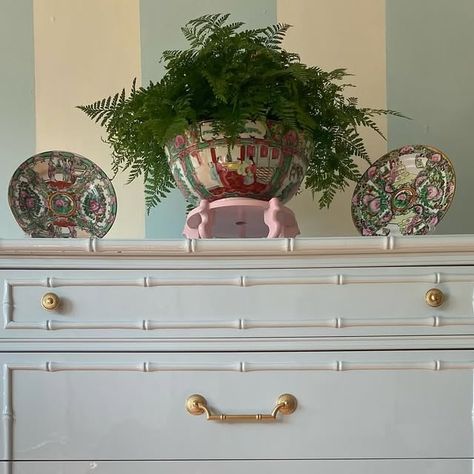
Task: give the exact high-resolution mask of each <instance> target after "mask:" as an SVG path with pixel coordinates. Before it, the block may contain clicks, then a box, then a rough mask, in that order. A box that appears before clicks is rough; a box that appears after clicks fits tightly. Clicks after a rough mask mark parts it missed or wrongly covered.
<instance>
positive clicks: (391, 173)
mask: <svg viewBox="0 0 474 474" xmlns="http://www.w3.org/2000/svg"><path fill="white" fill-rule="evenodd" d="M455 187H456V178H455V174H454V169H453V166H452V164H451V162H450V161H449V159H448V158H447V157H446V155H445V154H444V153H443V152H442V151H440V150H438V149H436V148H434V147H431V146H426V145H410V146H404V147H402V148H400V149H397V150H393V151H391V152H389V153H387V154H386V155H384V156H382V158H380V159H379V160H377V161H376V162H375V163H374V164H373V165H372V166H370V168H369V169H368V170H367V171H366V172H365V174H364V175H363V176H362V178H361V180H360V181H359V182H358V183H357V185H356V188H355V190H354V194H353V196H352V219H353V221H354V225H355V226H356V227H357V229H358V230H359V232H360V233H361V234H362V235H388V234H390V233H395V234H397V233H398V234H402V235H415V234H427V233H428V232H430V231H431V230H433V229H434V228H435V227H436V225H437V224H438V222H439V221H440V220H441V219H442V218H443V216H444V215H445V214H446V211H447V210H448V208H449V206H450V204H451V202H452V200H453V197H454V190H455Z"/></svg>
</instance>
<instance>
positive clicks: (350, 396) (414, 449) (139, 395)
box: [0, 351, 474, 460]
mask: <svg viewBox="0 0 474 474" xmlns="http://www.w3.org/2000/svg"><path fill="white" fill-rule="evenodd" d="M0 362H1V363H2V364H3V366H4V370H5V367H8V370H7V374H4V380H3V384H4V385H3V391H4V394H5V398H4V406H3V413H4V414H5V415H4V422H5V424H4V432H3V433H2V436H1V438H0V439H2V440H4V442H6V443H8V442H11V445H8V444H7V445H4V454H3V458H4V459H5V458H7V457H8V456H11V458H12V459H15V460H91V459H94V460H111V459H128V460H145V459H147V460H164V459H166V460H171V459H188V460H193V459H202V460H206V459H332V458H339V459H346V458H435V457H443V458H465V457H471V456H472V454H473V452H472V450H473V436H472V431H473V423H472V410H473V395H472V394H473V372H472V370H473V368H474V352H472V351H460V352H459V353H458V352H456V351H443V352H436V351H413V352H410V351H406V352H385V353H375V352H357V353H350V352H341V353H337V352H329V353H268V354H262V353H239V354H236V353H230V354H219V353H207V354H206V353H201V354H191V353H190V354H152V353H143V354H136V353H135V354H59V353H51V354H4V355H2V356H1V357H0ZM5 384H7V385H5ZM194 393H199V394H201V395H203V396H204V397H205V398H206V399H207V402H208V405H209V406H210V407H211V408H212V411H213V412H217V413H219V412H220V413H229V414H232V413H265V412H267V411H268V410H269V409H271V408H272V407H273V406H274V404H275V400H276V398H277V397H278V396H279V395H280V394H282V393H291V394H293V395H294V396H295V397H296V399H297V401H298V408H297V409H296V411H295V412H294V413H292V414H291V415H287V416H284V417H281V418H279V419H278V420H277V421H276V422H273V423H268V424H266V423H231V424H227V423H220V422H211V421H207V420H206V418H205V417H204V416H193V415H190V414H189V413H188V412H187V411H186V409H185V402H186V399H187V398H188V397H189V395H191V394H194ZM10 414H13V416H14V423H13V424H10V425H9V424H8V422H9V418H8V415H10ZM449 433H452V434H454V433H455V436H454V435H449ZM9 450H10V452H8V451H9Z"/></svg>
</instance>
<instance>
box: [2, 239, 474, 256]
mask: <svg viewBox="0 0 474 474" xmlns="http://www.w3.org/2000/svg"><path fill="white" fill-rule="evenodd" d="M458 252H474V236H472V235H453V236H412V237H407V236H390V235H389V236H380V237H316V238H297V239H287V238H284V239H198V240H188V239H180V240H108V239H97V238H91V239H65V240H62V239H22V240H9V239H0V255H29V256H32V255H45V254H46V255H58V256H68V255H77V254H84V255H88V254H89V255H122V256H126V255H133V256H137V255H144V256H160V255H161V256H180V255H187V254H198V255H216V256H223V255H228V256H239V255H240V256H243V257H245V256H249V255H255V254H257V255H258V254H261V255H268V254H271V255H286V254H288V253H291V254H302V255H308V254H311V255H328V254H332V255H340V254H346V255H350V254H377V253H382V254H383V253H399V254H403V253H408V254H410V253H442V254H446V253H458Z"/></svg>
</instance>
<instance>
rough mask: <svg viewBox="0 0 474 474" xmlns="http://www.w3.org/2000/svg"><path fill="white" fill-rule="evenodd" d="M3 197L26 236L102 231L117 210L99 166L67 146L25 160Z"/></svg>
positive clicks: (100, 233) (97, 234)
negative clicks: (64, 149)
mask: <svg viewBox="0 0 474 474" xmlns="http://www.w3.org/2000/svg"><path fill="white" fill-rule="evenodd" d="M8 202H9V205H10V209H11V211H12V213H13V215H14V216H15V219H16V221H17V222H18V224H19V225H20V227H21V228H22V229H23V230H24V231H25V232H26V233H27V234H28V235H29V236H31V237H90V236H93V237H103V236H104V235H105V234H106V233H107V232H108V231H109V230H110V228H111V227H112V224H113V223H114V220H115V216H116V214H117V198H116V195H115V190H114V188H113V186H112V183H111V182H110V180H109V178H108V177H107V175H106V174H105V173H104V171H102V169H100V168H99V167H98V166H97V165H96V164H95V163H93V162H92V161H90V160H88V159H87V158H84V157H83V156H80V155H77V154H75V153H70V152H67V151H46V152H43V153H39V154H37V155H34V156H32V157H31V158H29V159H28V160H26V161H24V162H23V163H22V164H21V165H20V166H19V167H18V168H17V169H16V171H15V172H14V173H13V176H12V178H11V180H10V186H9V188H8Z"/></svg>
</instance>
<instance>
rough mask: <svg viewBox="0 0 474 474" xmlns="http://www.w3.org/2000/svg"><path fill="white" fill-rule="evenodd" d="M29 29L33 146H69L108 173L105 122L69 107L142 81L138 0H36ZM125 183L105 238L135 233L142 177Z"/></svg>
mask: <svg viewBox="0 0 474 474" xmlns="http://www.w3.org/2000/svg"><path fill="white" fill-rule="evenodd" d="M34 33H35V74H36V143H37V150H38V151H44V150H51V149H62V150H69V151H75V152H77V153H79V154H81V155H84V156H86V157H87V158H90V159H91V160H93V161H94V162H95V163H97V164H98V165H99V166H100V167H102V168H103V169H104V170H105V171H106V172H107V173H108V174H109V175H110V174H111V173H110V150H109V148H108V146H107V145H105V144H104V143H103V142H102V141H101V136H103V135H104V131H103V129H101V128H100V127H99V126H98V125H96V124H94V123H92V122H91V121H90V120H89V119H88V118H87V117H86V116H85V114H84V113H82V112H81V111H80V110H78V109H76V108H75V106H76V105H79V104H87V103H90V102H92V101H94V100H96V99H100V98H102V97H106V96H109V95H110V94H112V93H115V92H116V91H118V90H120V89H122V88H123V87H127V88H128V87H129V86H130V84H131V82H132V80H133V78H134V77H137V78H138V81H140V70H141V68H140V17H139V0H80V1H78V0H34ZM124 182H125V177H120V178H119V179H116V180H114V186H115V190H116V192H117V196H118V215H117V219H116V221H115V224H114V227H113V228H112V230H111V231H110V232H109V234H108V235H107V237H116V238H122V237H128V238H141V237H143V236H144V233H145V227H144V221H145V217H144V215H145V214H144V201H143V184H142V183H141V182H136V183H133V184H132V185H127V186H125V185H124Z"/></svg>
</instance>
